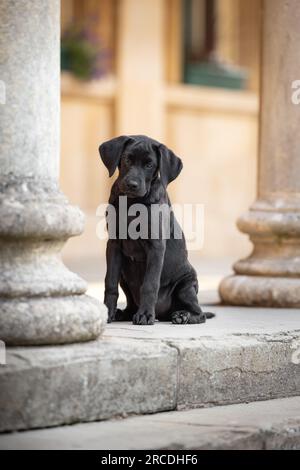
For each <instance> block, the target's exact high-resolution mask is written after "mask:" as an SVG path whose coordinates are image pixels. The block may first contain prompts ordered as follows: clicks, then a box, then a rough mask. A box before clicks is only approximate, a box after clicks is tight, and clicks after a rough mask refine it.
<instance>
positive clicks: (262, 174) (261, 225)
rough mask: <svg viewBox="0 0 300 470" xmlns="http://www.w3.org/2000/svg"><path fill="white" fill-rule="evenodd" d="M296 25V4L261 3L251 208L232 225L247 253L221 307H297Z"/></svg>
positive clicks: (224, 289)
mask: <svg viewBox="0 0 300 470" xmlns="http://www.w3.org/2000/svg"><path fill="white" fill-rule="evenodd" d="M299 21H300V4H299V2H297V0H287V1H285V3H284V8H282V2H281V0H265V1H264V8H263V41H262V87H261V90H262V96H261V116H260V148H259V158H258V167H259V171H258V191H257V201H256V202H255V203H254V204H253V205H252V206H251V207H250V210H249V211H248V213H247V214H245V215H242V216H241V217H240V218H239V220H238V227H239V229H240V230H241V231H242V232H244V233H246V234H248V235H249V236H250V240H251V241H252V243H253V246H254V248H253V251H252V253H251V255H250V256H249V257H248V258H246V259H243V260H240V261H239V262H237V263H236V264H235V265H234V271H235V276H232V277H230V278H228V279H224V280H223V281H222V283H221V285H220V296H221V298H222V300H223V301H224V302H225V303H227V304H232V305H249V306H255V305H259V306H267V307H299V306H300V197H299V194H300V179H299V176H298V175H299V172H300V159H299V146H300V139H299V133H298V132H297V129H298V123H299V109H298V107H297V106H296V105H295V104H294V103H293V102H292V93H293V89H292V82H293V80H295V78H294V77H295V76H297V70H299V67H300V58H299V54H298V46H299V42H300V30H299ZM274 31H276V34H274ZM287 32H288V33H287ZM283 56H284V57H285V60H284V64H283V62H282V57H283Z"/></svg>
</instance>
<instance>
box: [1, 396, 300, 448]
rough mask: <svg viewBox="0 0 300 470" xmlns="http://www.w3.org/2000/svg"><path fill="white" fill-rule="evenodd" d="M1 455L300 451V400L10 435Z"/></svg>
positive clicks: (6, 436) (7, 435) (243, 405)
mask: <svg viewBox="0 0 300 470" xmlns="http://www.w3.org/2000/svg"><path fill="white" fill-rule="evenodd" d="M0 449H2V450H3V449H11V450H17V449H22V450H23V449H38V450H45V449H50V450H56V449H89V450H116V449H120V450H138V449H143V450H147V449H148V450H149V449H151V450H159V449H164V450H166V449H170V450H171V449H173V450H174V449H176V450H179V449H186V450H193V449H194V450H196V449H198V450H204V449H241V450H242V449H268V450H270V449H298V450H300V397H293V398H283V399H277V400H269V401H263V402H256V403H255V402H254V403H249V404H238V405H228V406H219V407H214V408H206V409H197V410H188V411H171V412H168V413H158V414H156V415H146V416H138V417H131V418H127V419H124V420H122V421H119V420H111V421H102V422H97V423H83V424H75V425H73V426H61V427H58V428H52V429H42V430H35V431H25V432H22V433H12V434H6V435H2V436H0Z"/></svg>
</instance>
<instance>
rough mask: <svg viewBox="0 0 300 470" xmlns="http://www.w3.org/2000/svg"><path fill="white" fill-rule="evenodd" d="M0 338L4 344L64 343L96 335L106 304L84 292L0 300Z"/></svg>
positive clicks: (103, 318) (100, 330)
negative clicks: (80, 293)
mask: <svg viewBox="0 0 300 470" xmlns="http://www.w3.org/2000/svg"><path fill="white" fill-rule="evenodd" d="M0 309H1V322H0V338H1V339H2V341H3V340H4V341H5V342H6V343H7V344H10V345H12V344H17V345H39V344H65V343H73V342H76V341H88V340H92V339H96V338H97V337H98V336H99V335H100V334H101V333H102V332H103V330H104V327H105V324H106V320H107V312H106V308H105V307H104V306H103V305H102V306H101V304H100V303H99V302H98V301H97V300H96V299H94V298H93V297H89V296H87V295H67V296H65V297H64V296H61V297H35V298H30V299H29V298H25V297H22V298H20V299H8V300H3V299H2V300H0Z"/></svg>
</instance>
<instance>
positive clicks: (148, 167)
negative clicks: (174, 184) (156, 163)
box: [146, 162, 153, 170]
mask: <svg viewBox="0 0 300 470" xmlns="http://www.w3.org/2000/svg"><path fill="white" fill-rule="evenodd" d="M152 167H153V163H152V162H148V163H146V168H147V169H149V170H150V168H152Z"/></svg>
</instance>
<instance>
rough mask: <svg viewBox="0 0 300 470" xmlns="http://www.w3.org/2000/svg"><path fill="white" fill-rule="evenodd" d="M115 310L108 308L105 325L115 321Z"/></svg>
mask: <svg viewBox="0 0 300 470" xmlns="http://www.w3.org/2000/svg"><path fill="white" fill-rule="evenodd" d="M116 311H117V310H116V308H109V309H108V315H107V323H111V322H113V321H116Z"/></svg>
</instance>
